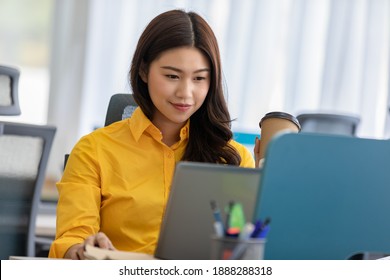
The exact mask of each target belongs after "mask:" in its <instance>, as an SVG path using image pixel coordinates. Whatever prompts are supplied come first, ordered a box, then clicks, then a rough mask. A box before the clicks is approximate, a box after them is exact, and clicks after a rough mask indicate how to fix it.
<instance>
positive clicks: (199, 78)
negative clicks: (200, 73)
mask: <svg viewBox="0 0 390 280" xmlns="http://www.w3.org/2000/svg"><path fill="white" fill-rule="evenodd" d="M202 80H206V78H205V77H195V81H202Z"/></svg>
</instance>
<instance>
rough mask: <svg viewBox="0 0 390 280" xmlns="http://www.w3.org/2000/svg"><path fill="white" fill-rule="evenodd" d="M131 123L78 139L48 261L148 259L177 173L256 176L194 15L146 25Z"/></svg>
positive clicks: (172, 15)
mask: <svg viewBox="0 0 390 280" xmlns="http://www.w3.org/2000/svg"><path fill="white" fill-rule="evenodd" d="M130 82H131V86H132V89H133V95H134V99H135V100H136V102H137V104H138V105H139V108H137V109H136V110H135V112H134V113H133V115H132V116H131V118H129V119H126V120H123V121H119V122H116V123H114V124H112V125H110V126H108V127H104V128H101V129H98V130H96V131H94V132H92V133H91V134H89V135H87V136H84V137H83V138H82V139H81V140H80V141H79V142H78V143H77V144H76V146H75V147H74V149H73V150H72V153H71V155H70V157H69V160H68V163H67V166H66V169H65V171H64V174H63V177H62V179H61V181H60V182H59V183H58V184H57V187H58V191H59V200H58V207H57V234H56V240H55V241H54V242H53V244H52V246H51V249H50V253H49V257H57V258H63V257H65V258H71V259H83V258H84V255H83V251H84V245H85V244H87V243H88V244H93V245H95V246H98V247H102V248H108V249H120V250H127V251H137V252H144V253H149V254H153V253H154V250H155V248H156V243H157V239H158V234H159V230H160V225H161V221H162V218H163V214H164V209H165V206H166V203H167V199H168V195H169V190H170V185H171V181H172V177H173V173H174V168H175V164H176V163H177V162H178V161H180V160H184V161H198V162H210V163H220V164H231V165H237V166H242V167H254V159H253V157H252V155H251V153H250V152H249V151H248V150H247V149H246V148H245V147H244V146H242V145H241V144H239V143H237V142H235V141H233V140H232V132H231V130H230V122H231V120H230V116H229V112H228V109H227V105H226V102H225V99H224V95H223V89H222V76H221V61H220V54H219V50H218V44H217V40H216V38H215V35H214V33H213V31H212V30H211V28H210V26H209V25H208V24H207V23H206V21H205V20H204V19H203V18H202V17H200V16H199V15H197V14H196V13H193V12H188V13H187V12H184V11H181V10H172V11H168V12H165V13H162V14H160V15H159V16H157V17H156V18H154V19H153V20H152V21H151V22H150V23H149V25H148V26H147V27H146V29H145V30H144V32H143V33H142V35H141V37H140V39H139V41H138V45H137V47H136V51H135V53H134V56H133V60H132V65H131V69H130Z"/></svg>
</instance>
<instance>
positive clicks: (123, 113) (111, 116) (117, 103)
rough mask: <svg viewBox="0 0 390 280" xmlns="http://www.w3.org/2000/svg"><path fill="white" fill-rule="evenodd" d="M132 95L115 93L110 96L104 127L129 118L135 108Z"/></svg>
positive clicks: (135, 104)
mask: <svg viewBox="0 0 390 280" xmlns="http://www.w3.org/2000/svg"><path fill="white" fill-rule="evenodd" d="M137 106H138V105H137V103H135V101H134V98H133V95H132V94H130V93H117V94H114V95H113V96H111V99H110V102H109V104H108V108H107V114H106V121H105V124H104V125H105V126H107V125H110V124H112V123H113V122H117V121H120V120H123V119H126V118H128V117H130V116H131V114H132V113H133V112H134V110H135V109H136V108H137Z"/></svg>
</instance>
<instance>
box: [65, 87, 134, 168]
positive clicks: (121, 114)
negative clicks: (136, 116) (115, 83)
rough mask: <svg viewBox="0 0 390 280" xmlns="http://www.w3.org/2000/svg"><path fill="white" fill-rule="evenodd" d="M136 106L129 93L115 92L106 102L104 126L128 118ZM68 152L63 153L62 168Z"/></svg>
mask: <svg viewBox="0 0 390 280" xmlns="http://www.w3.org/2000/svg"><path fill="white" fill-rule="evenodd" d="M137 107H138V105H137V103H136V102H135V100H134V98H133V95H132V94H131V93H116V94H114V95H113V96H111V98H110V102H109V103H108V108H107V113H106V120H105V123H104V126H108V125H110V124H112V123H114V122H117V121H120V120H124V119H126V118H129V117H130V116H131V115H132V114H133V112H134V110H135V109H136V108H137ZM68 158H69V154H65V158H64V168H65V166H66V163H67V161H68Z"/></svg>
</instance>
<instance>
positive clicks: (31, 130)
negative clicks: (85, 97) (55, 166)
mask: <svg viewBox="0 0 390 280" xmlns="http://www.w3.org/2000/svg"><path fill="white" fill-rule="evenodd" d="M55 132H56V128H55V127H53V126H46V125H31V124H22V123H9V122H0V158H1V160H0V224H1V226H0V248H1V249H0V259H8V258H9V256H11V255H16V256H29V257H34V256H35V246H36V241H37V237H36V236H35V228H36V226H35V225H36V217H37V212H38V205H39V203H40V198H41V191H42V187H43V184H44V179H45V174H46V166H47V162H48V159H49V154H50V150H51V147H52V143H53V139H54V135H55Z"/></svg>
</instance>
